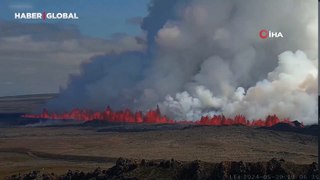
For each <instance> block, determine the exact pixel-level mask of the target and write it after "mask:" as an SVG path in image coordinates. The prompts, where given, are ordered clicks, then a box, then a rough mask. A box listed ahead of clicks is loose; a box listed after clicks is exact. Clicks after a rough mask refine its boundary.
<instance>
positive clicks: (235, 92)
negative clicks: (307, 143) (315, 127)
mask: <svg viewBox="0 0 320 180" xmlns="http://www.w3.org/2000/svg"><path fill="white" fill-rule="evenodd" d="M149 10H150V14H149V16H147V17H146V18H144V21H143V24H142V29H143V30H144V31H145V32H146V33H147V36H146V37H147V41H146V42H147V46H148V48H147V50H146V52H128V53H122V54H111V55H105V56H100V57H96V58H92V59H91V60H90V62H89V63H87V64H84V65H83V67H82V68H83V69H82V74H81V75H80V76H77V77H73V78H72V79H71V80H70V83H69V85H68V87H67V88H66V89H63V90H62V91H61V96H60V97H59V98H58V99H56V100H54V101H52V102H50V103H49V104H48V107H49V108H51V109H54V108H57V107H59V108H60V109H63V110H65V109H68V108H71V107H82V108H97V109H99V108H101V109H102V108H104V107H105V106H106V105H110V106H111V107H112V108H115V109H122V108H126V107H129V108H131V109H133V110H148V109H150V108H154V107H155V106H156V105H159V106H160V110H161V112H162V113H164V114H166V115H168V116H170V117H172V118H174V119H176V120H185V119H188V120H195V119H199V117H200V116H202V115H211V114H224V115H227V116H234V115H237V114H243V115H246V116H247V118H249V119H257V118H265V116H267V115H269V114H277V115H278V116H279V117H281V118H291V119H298V120H300V121H303V122H304V123H305V124H310V123H316V122H317V96H318V90H317V82H318V78H317V76H318V63H317V62H318V59H317V56H318V51H317V49H318V47H317V40H318V24H317V16H318V12H317V1H300V0H282V1H277V0H268V1H265V0H245V1H233V0H175V1H169V0H154V1H153V2H152V3H151V5H150V7H149ZM164 12H166V13H164ZM164 14H165V15H164ZM261 29H268V30H271V31H275V32H282V33H283V35H284V38H278V39H260V38H259V36H258V34H259V31H260V30H261Z"/></svg>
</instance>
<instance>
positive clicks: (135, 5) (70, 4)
mask: <svg viewBox="0 0 320 180" xmlns="http://www.w3.org/2000/svg"><path fill="white" fill-rule="evenodd" d="M149 1H150V0H64V1H60V0H59V1H56V0H33V1H31V0H30V1H26V0H2V1H1V2H0V20H8V21H12V20H13V17H14V12H43V11H46V12H76V13H77V14H78V16H79V17H80V20H76V21H63V20H62V21H61V20H60V21H51V22H48V21H47V22H45V23H69V24H75V25H77V26H78V28H79V30H80V32H81V33H82V34H83V35H87V36H91V37H100V38H109V37H110V36H111V35H112V34H115V33H126V34H129V35H138V34H141V30H140V27H139V26H138V25H134V24H130V23H128V22H127V20H128V19H131V18H135V17H144V16H145V15H146V14H147V6H148V3H149ZM23 23H35V22H34V21H29V22H28V21H24V22H23ZM36 23H44V22H41V21H40V22H36Z"/></svg>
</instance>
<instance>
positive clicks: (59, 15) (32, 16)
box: [14, 12, 79, 20]
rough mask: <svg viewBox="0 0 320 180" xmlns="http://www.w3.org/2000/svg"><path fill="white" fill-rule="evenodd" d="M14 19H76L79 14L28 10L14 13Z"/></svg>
mask: <svg viewBox="0 0 320 180" xmlns="http://www.w3.org/2000/svg"><path fill="white" fill-rule="evenodd" d="M14 19H21V20H39V19H42V20H47V19H52V20H60V19H63V20H72V19H74V20H76V19H79V16H78V15H77V13H67V12H63V13H51V12H49V13H47V12H42V13H40V12H28V13H20V12H16V13H14Z"/></svg>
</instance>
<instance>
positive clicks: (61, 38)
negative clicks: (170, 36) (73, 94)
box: [0, 0, 150, 96]
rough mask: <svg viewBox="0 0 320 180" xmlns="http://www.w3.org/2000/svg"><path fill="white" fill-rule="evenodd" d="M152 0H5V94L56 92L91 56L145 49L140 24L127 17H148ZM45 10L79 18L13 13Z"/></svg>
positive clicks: (0, 57) (1, 92)
mask: <svg viewBox="0 0 320 180" xmlns="http://www.w3.org/2000/svg"><path fill="white" fill-rule="evenodd" d="M149 1H150V0H32V1H31V0H29V1H27V0H0V87H1V88H0V96H8V95H19V94H37V93H51V92H55V93H56V92H59V89H60V87H65V86H66V84H67V82H68V79H69V75H70V74H79V73H80V67H81V64H82V63H83V62H87V61H88V60H89V59H90V58H92V57H95V56H97V55H102V54H108V53H111V52H124V51H134V50H139V51H140V50H142V49H143V44H139V42H138V41H137V39H136V38H135V36H137V35H138V36H139V35H143V32H142V31H141V29H140V27H139V26H140V25H139V23H129V22H128V21H129V20H132V19H136V20H141V18H142V17H145V16H146V15H147V14H148V4H149ZM43 11H45V12H47V13H48V12H52V13H59V12H60V13H62V12H67V13H69V12H72V13H73V12H75V13H77V15H78V16H79V18H80V19H79V20H47V21H43V20H16V19H14V13H15V12H20V13H27V12H43ZM137 17H138V18H137ZM139 17H140V18H139ZM135 22H136V21H135ZM138 22H139V21H138ZM69 24H71V26H70V25H69ZM79 32H80V35H79ZM115 34H117V36H115ZM119 34H120V35H119ZM123 34H126V36H123ZM114 37H116V38H114ZM112 38H114V39H112ZM110 39H112V40H110Z"/></svg>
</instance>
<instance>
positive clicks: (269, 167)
mask: <svg viewBox="0 0 320 180" xmlns="http://www.w3.org/2000/svg"><path fill="white" fill-rule="evenodd" d="M7 179H9V180H20V179H25V180H29V179H30V180H31V179H43V180H50V179H61V180H70V179H79V180H86V179H91V180H94V179H101V180H102V179H123V180H124V179H127V180H129V179H130V180H133V179H183V180H193V179H194V180H198V179H201V180H205V179H208V180H209V179H215V180H219V179H319V166H318V164H317V163H312V164H305V165H297V164H294V163H290V162H285V161H284V160H283V159H280V160H277V159H271V160H270V161H267V162H255V163H253V162H247V163H245V162H242V161H240V162H234V161H224V162H220V163H207V162H203V161H192V162H182V161H177V160H174V159H171V160H166V161H165V160H150V161H147V160H140V161H138V160H130V159H123V158H119V159H118V160H117V162H116V165H115V166H113V167H111V168H110V169H107V170H103V169H101V168H97V169H96V170H94V171H92V172H87V173H86V172H81V171H71V170H69V171H68V172H67V173H65V174H64V175H55V174H54V173H47V174H42V173H40V172H37V171H34V172H31V173H28V174H24V175H12V176H11V177H8V178H7Z"/></svg>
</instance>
